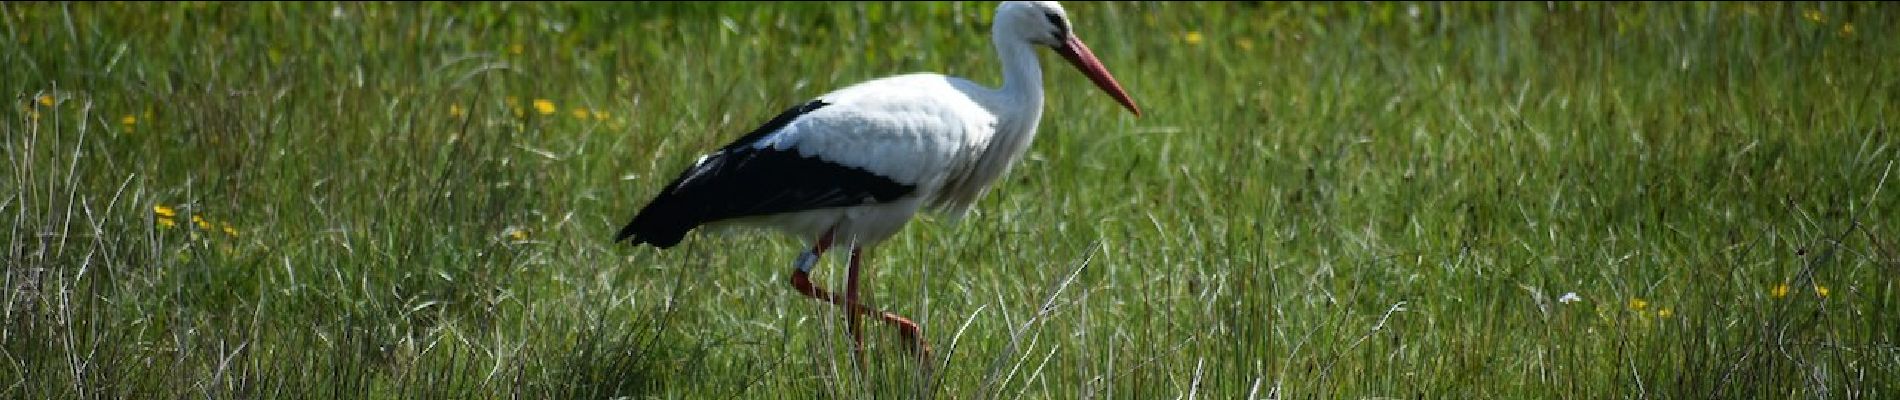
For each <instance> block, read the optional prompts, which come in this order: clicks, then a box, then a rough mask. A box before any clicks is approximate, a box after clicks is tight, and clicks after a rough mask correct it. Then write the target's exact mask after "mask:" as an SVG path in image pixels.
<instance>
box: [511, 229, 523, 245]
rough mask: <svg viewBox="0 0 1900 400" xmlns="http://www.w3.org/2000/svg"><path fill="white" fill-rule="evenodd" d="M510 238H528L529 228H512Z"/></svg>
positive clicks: (517, 239) (519, 239)
mask: <svg viewBox="0 0 1900 400" xmlns="http://www.w3.org/2000/svg"><path fill="white" fill-rule="evenodd" d="M508 238H509V239H514V240H515V241H517V242H519V241H524V240H528V230H527V229H511V230H510V231H509V232H508Z"/></svg>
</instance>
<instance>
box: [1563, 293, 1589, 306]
mask: <svg viewBox="0 0 1900 400" xmlns="http://www.w3.org/2000/svg"><path fill="white" fill-rule="evenodd" d="M1579 301H1583V296H1578V295H1577V292H1567V293H1564V295H1563V297H1558V298H1557V302H1558V303H1564V304H1570V303H1575V302H1579Z"/></svg>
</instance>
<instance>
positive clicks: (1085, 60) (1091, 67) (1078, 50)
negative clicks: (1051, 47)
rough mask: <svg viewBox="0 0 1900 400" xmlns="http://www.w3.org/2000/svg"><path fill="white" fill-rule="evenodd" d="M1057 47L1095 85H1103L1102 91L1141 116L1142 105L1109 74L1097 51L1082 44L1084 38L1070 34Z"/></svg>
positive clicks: (1057, 51) (1058, 51)
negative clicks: (1065, 40)
mask: <svg viewBox="0 0 1900 400" xmlns="http://www.w3.org/2000/svg"><path fill="white" fill-rule="evenodd" d="M1055 49H1056V53H1058V54H1062V58H1065V59H1068V60H1069V64H1074V65H1075V69H1079V70H1082V74H1083V75H1088V76H1089V80H1091V81H1095V86H1097V87H1101V88H1102V91H1104V92H1108V95H1110V96H1115V101H1118V102H1121V103H1122V106H1123V107H1128V111H1133V112H1134V113H1135V116H1137V117H1139V116H1141V107H1136V106H1135V100H1134V99H1131V98H1128V92H1125V91H1122V85H1121V83H1117V82H1115V76H1114V75H1109V74H1108V68H1106V67H1103V66H1102V61H1101V60H1097V59H1095V53H1094V52H1090V51H1089V46H1088V45H1085V44H1082V38H1080V37H1076V36H1075V35H1069V41H1067V42H1063V45H1062V46H1060V47H1056V48H1055Z"/></svg>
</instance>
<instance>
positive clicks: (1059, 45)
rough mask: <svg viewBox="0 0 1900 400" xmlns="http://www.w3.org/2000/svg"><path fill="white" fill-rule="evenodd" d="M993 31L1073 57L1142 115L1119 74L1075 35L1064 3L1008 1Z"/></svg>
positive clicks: (1085, 71)
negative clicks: (1114, 73) (1120, 80)
mask: <svg viewBox="0 0 1900 400" xmlns="http://www.w3.org/2000/svg"><path fill="white" fill-rule="evenodd" d="M993 24H994V25H993V26H992V27H991V33H992V34H993V35H996V37H997V38H998V39H1004V40H1009V39H1011V38H1014V39H1020V40H1023V41H1026V42H1029V43H1031V44H1036V45H1042V46H1048V47H1049V48H1050V49H1052V50H1055V52H1056V54H1060V55H1062V58H1063V59H1065V60H1068V61H1069V64H1071V65H1074V66H1075V68H1076V69H1078V70H1081V71H1082V74H1083V75H1087V76H1088V77H1089V80H1090V81H1093V82H1095V86H1097V87H1100V88H1102V91H1104V92H1108V94H1109V95H1110V96H1114V97H1115V101H1117V102H1121V104H1122V106H1123V107H1127V108H1128V111H1130V112H1134V113H1135V116H1141V108H1140V107H1136V106H1135V100H1134V99H1132V98H1129V97H1128V92H1126V91H1123V90H1122V85H1121V83H1119V82H1116V81H1115V76H1114V75H1110V74H1109V73H1108V68H1107V67H1103V66H1102V62H1101V60H1097V59H1095V53H1093V52H1090V51H1089V47H1088V45H1085V44H1083V43H1082V38H1080V37H1078V36H1076V35H1075V31H1074V30H1073V29H1072V28H1071V26H1070V24H1069V13H1068V12H1067V11H1064V10H1063V9H1062V5H1061V4H1057V3H1056V2H1053V1H1005V2H1003V4H1002V5H1001V6H998V7H997V8H996V18H995V21H994V22H993Z"/></svg>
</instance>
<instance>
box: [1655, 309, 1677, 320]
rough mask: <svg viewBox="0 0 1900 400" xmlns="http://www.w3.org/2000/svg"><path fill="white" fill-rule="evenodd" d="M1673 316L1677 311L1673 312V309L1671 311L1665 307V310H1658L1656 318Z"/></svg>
mask: <svg viewBox="0 0 1900 400" xmlns="http://www.w3.org/2000/svg"><path fill="white" fill-rule="evenodd" d="M1671 315H1676V311H1675V310H1671V309H1669V307H1663V308H1658V309H1656V316H1657V317H1662V318H1669V316H1671Z"/></svg>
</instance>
